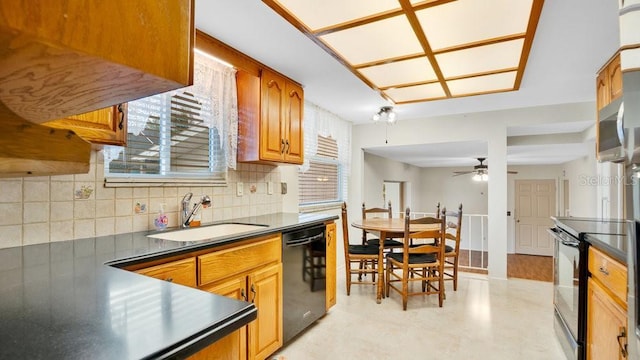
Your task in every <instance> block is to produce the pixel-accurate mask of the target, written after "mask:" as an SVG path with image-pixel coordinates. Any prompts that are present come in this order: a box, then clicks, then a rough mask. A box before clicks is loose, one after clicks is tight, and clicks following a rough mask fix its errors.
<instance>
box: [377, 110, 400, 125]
mask: <svg viewBox="0 0 640 360" xmlns="http://www.w3.org/2000/svg"><path fill="white" fill-rule="evenodd" d="M371 119H372V120H373V121H374V122H378V121H380V120H384V121H385V122H386V123H388V124H395V122H396V120H397V115H396V113H395V111H393V107H392V106H383V107H381V108H380V110H379V111H378V112H377V113H375V114H373V116H372V117H371Z"/></svg>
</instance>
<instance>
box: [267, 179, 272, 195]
mask: <svg viewBox="0 0 640 360" xmlns="http://www.w3.org/2000/svg"><path fill="white" fill-rule="evenodd" d="M267 195H273V181H267Z"/></svg>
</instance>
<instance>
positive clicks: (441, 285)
mask: <svg viewBox="0 0 640 360" xmlns="http://www.w3.org/2000/svg"><path fill="white" fill-rule="evenodd" d="M443 270H444V269H442V268H440V270H438V271H439V272H440V274H439V275H440V276H439V279H438V305H439V306H440V307H442V303H443V302H444V274H443V273H442V271H443Z"/></svg>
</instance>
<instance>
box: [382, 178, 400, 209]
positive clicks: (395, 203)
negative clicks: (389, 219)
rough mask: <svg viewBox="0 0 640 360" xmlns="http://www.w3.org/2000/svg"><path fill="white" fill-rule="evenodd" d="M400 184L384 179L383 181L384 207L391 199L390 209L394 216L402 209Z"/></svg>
mask: <svg viewBox="0 0 640 360" xmlns="http://www.w3.org/2000/svg"><path fill="white" fill-rule="evenodd" d="M401 185H402V184H401V183H400V182H397V181H385V182H384V194H385V199H384V207H386V206H387V203H389V201H391V210H393V213H394V217H396V215H395V214H397V213H402V211H404V209H403V206H404V204H403V201H402V186H401Z"/></svg>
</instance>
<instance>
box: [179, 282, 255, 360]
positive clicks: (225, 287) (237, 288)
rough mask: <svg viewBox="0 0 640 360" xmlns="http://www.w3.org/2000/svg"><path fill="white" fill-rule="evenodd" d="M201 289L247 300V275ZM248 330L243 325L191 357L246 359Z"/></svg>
mask: <svg viewBox="0 0 640 360" xmlns="http://www.w3.org/2000/svg"><path fill="white" fill-rule="evenodd" d="M200 289H201V290H204V291H208V292H210V293H214V294H218V295H223V296H226V297H230V298H232V299H236V300H244V301H246V300H247V297H246V294H247V292H246V291H247V281H246V277H245V276H241V277H238V278H235V279H229V280H226V281H224V282H222V283H220V284H214V285H210V286H205V287H201V288H200ZM247 331H248V326H243V327H242V328H241V329H238V330H236V331H234V332H233V333H231V334H229V335H227V336H225V337H224V338H222V339H220V340H218V341H216V342H215V343H213V344H211V345H209V346H208V347H206V348H204V349H203V350H201V351H200V352H198V353H197V354H195V355H193V356H191V357H190V358H189V359H190V360H200V359H221V360H246V359H247V355H248V351H247Z"/></svg>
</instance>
